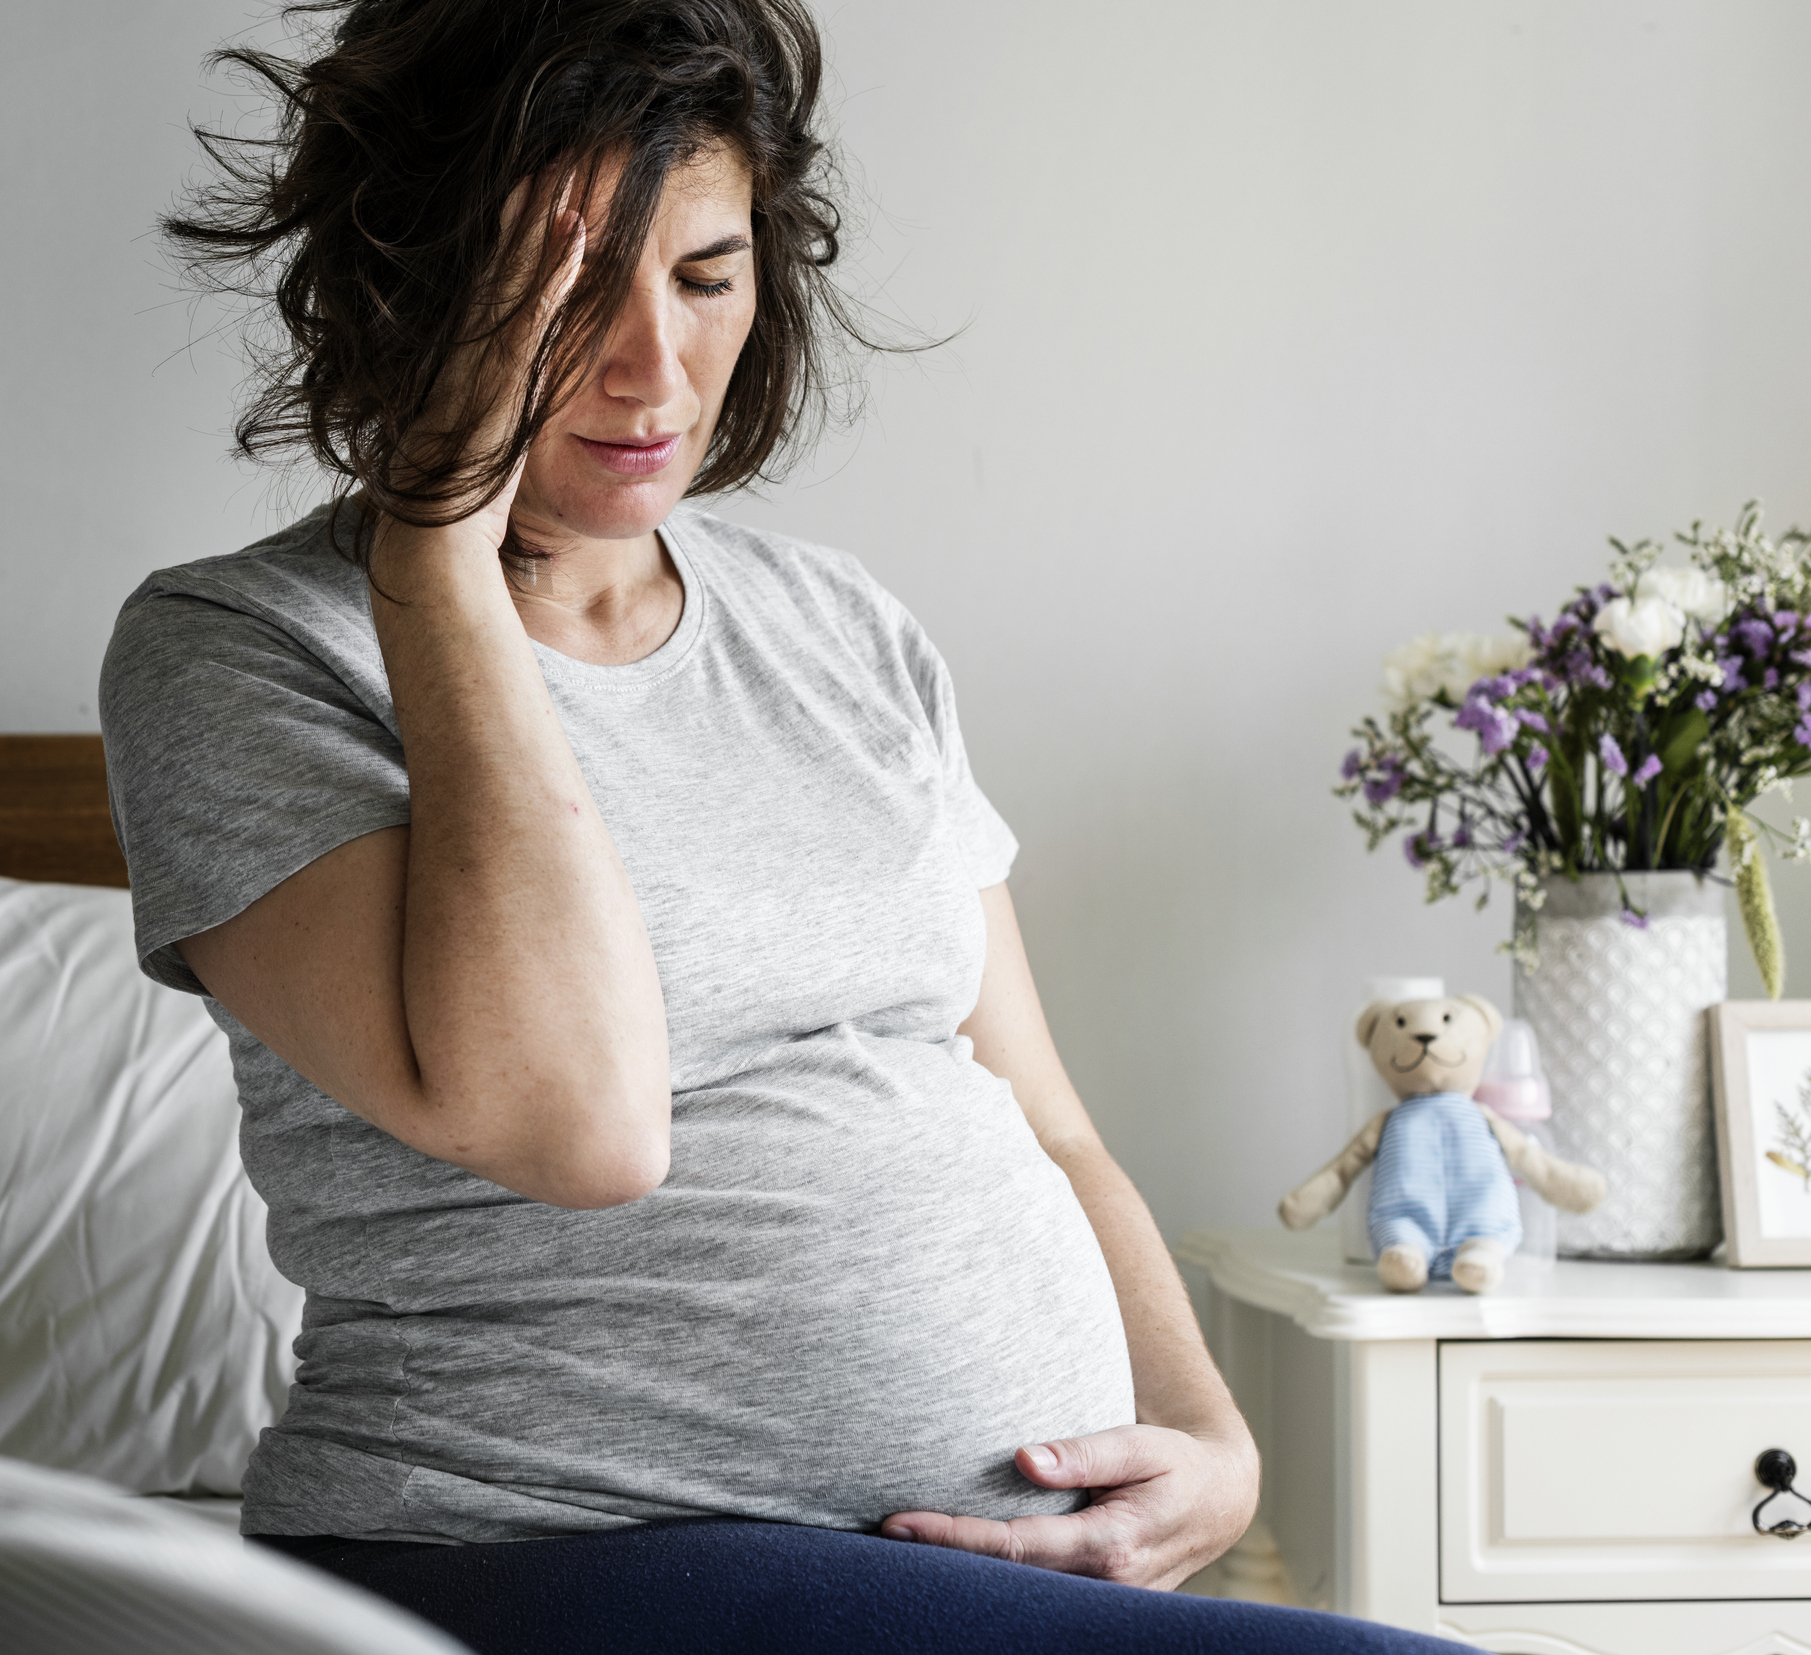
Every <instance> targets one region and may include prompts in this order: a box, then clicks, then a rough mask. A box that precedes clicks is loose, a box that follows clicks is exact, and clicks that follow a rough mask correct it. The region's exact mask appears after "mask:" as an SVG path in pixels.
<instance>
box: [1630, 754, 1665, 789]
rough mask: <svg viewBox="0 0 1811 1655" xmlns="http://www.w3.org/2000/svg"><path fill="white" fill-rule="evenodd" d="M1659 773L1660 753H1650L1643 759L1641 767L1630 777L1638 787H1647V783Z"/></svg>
mask: <svg viewBox="0 0 1811 1655" xmlns="http://www.w3.org/2000/svg"><path fill="white" fill-rule="evenodd" d="M1659 774H1660V755H1659V754H1658V753H1649V754H1648V756H1647V757H1646V758H1644V759H1643V760H1642V761H1641V768H1640V769H1639V770H1637V771H1636V772H1635V774H1634V775H1632V776H1631V777H1629V780H1630V781H1631V782H1633V783H1634V784H1635V785H1636V786H1637V787H1646V786H1647V784H1648V783H1649V782H1651V781H1652V780H1653V779H1654V778H1655V777H1656V776H1657V775H1659Z"/></svg>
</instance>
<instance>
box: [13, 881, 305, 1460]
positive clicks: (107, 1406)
mask: <svg viewBox="0 0 1811 1655" xmlns="http://www.w3.org/2000/svg"><path fill="white" fill-rule="evenodd" d="M238 1130H239V1105H238V1097H237V1089H236V1088H235V1086H234V1084H233V1074H232V1066H231V1063H230V1062H229V1060H228V1057H227V1047H226V1038H225V1036H224V1035H222V1034H221V1033H220V1031H219V1029H217V1028H216V1027H215V1026H214V1023H213V1021H212V1020H211V1019H210V1018H209V1017H208V1015H207V1012H206V1010H205V1009H204V1008H203V1005H202V1002H201V1001H200V1000H199V999H197V998H196V997H195V996H193V995H188V994H179V993H177V992H176V991H175V990H173V989H167V988H163V987H160V986H159V985H158V984H156V983H153V982H152V981H150V979H149V978H147V977H145V976H143V975H142V974H141V973H140V972H139V969H138V965H137V962H136V959H135V957H134V954H133V947H132V914H131V905H130V900H129V898H128V896H127V894H126V892H124V891H118V890H99V889H93V888H89V887H85V886H77V885H39V884H25V883H21V882H20V881H17V880H11V879H0V1328H3V1329H4V1330H5V1331H4V1336H3V1340H0V1455H6V1456H10V1457H12V1458H15V1459H22V1460H32V1461H35V1462H36V1463H37V1464H39V1465H47V1466H55V1467H58V1468H60V1469H62V1470H67V1471H83V1472H87V1473H89V1474H90V1475H92V1476H96V1477H104V1478H106V1479H107V1480H108V1481H109V1482H113V1483H117V1484H121V1485H123V1486H124V1487H126V1488H129V1489H133V1490H136V1491H137V1492H139V1493H214V1494H234V1493H237V1492H238V1490H239V1480H240V1475H241V1473H242V1472H243V1471H244V1469H245V1461H246V1457H247V1456H248V1455H249V1454H250V1453H251V1450H252V1447H253V1445H254V1444H255V1443H256V1442H257V1438H258V1433H259V1431H260V1430H262V1429H263V1428H264V1427H265V1426H266V1425H269V1424H271V1423H273V1422H274V1421H275V1419H276V1418H277V1416H278V1415H279V1414H281V1413H282V1411H283V1407H284V1404H285V1400H286V1397H287V1394H288V1389H289V1382H290V1379H291V1378H292V1377H293V1374H294V1369H295V1359H294V1357H293V1355H292V1353H291V1350H290V1345H291V1342H292V1340H293V1339H294V1338H295V1335H296V1331H297V1328H298V1327H299V1325H300V1321H301V1312H302V1292H301V1289H300V1288H298V1287H295V1286H294V1285H292V1284H291V1283H290V1282H288V1281H285V1280H284V1279H283V1277H281V1276H279V1275H278V1274H277V1272H276V1269H275V1267H274V1266H273V1265H272V1264H271V1262H270V1255H269V1254H268V1253H267V1252H266V1251H265V1246H264V1217H265V1209H264V1203H263V1202H262V1201H261V1200H260V1199H259V1198H258V1196H257V1194H256V1193H255V1192H254V1191H253V1189H252V1187H251V1185H250V1184H249V1183H248V1182H247V1181H246V1177H245V1172H244V1169H243V1168H242V1167H241V1166H240V1164H239V1149H238Z"/></svg>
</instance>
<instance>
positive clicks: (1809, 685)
mask: <svg viewBox="0 0 1811 1655" xmlns="http://www.w3.org/2000/svg"><path fill="white" fill-rule="evenodd" d="M1792 693H1793V695H1794V696H1795V697H1796V698H1797V700H1798V710H1799V711H1800V712H1801V713H1802V712H1806V711H1811V678H1805V679H1801V680H1800V682H1799V686H1798V688H1797V689H1796V690H1794V691H1793V692H1792Z"/></svg>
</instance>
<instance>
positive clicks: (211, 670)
mask: <svg viewBox="0 0 1811 1655" xmlns="http://www.w3.org/2000/svg"><path fill="white" fill-rule="evenodd" d="M100 712H101V731H102V735H103V737H104V739H105V743H106V751H107V781H108V790H109V793H110V795H111V800H112V806H113V825H114V830H115V832H116V833H117V834H118V835H119V842H120V848H121V849H122V850H123V851H124V852H125V856H126V866H127V869H128V871H129V873H130V875H131V882H132V912H133V921H134V925H135V927H136V931H137V946H138V957H139V963H140V965H141V966H142V968H143V969H144V971H145V972H146V974H147V975H149V976H151V977H153V978H155V979H156V980H157V981H158V982H160V983H164V984H167V985H168V986H169V987H171V988H179V989H186V990H187V991H189V992H190V993H195V994H200V993H205V992H206V991H205V990H204V989H203V987H202V985H201V983H200V981H199V979H198V978H196V976H195V975H194V973H193V972H191V971H190V970H189V968H188V966H187V965H186V964H185V963H184V961H183V959H182V956H181V955H180V954H179V953H178V952H177V951H176V948H175V947H174V944H175V943H176V942H178V941H179V940H181V939H182V938H184V937H189V936H193V935H194V934H195V933H196V932H198V931H205V930H206V929H208V927H210V926H213V925H219V924H221V923H222V922H223V921H225V920H228V919H231V918H232V917H233V915H235V914H237V913H239V912H241V911H242V910H243V909H244V908H246V907H247V906H249V905H250V904H251V903H252V902H255V901H256V900H257V899H258V898H259V897H261V896H263V895H264V894H265V892H267V891H269V890H271V889H272V888H273V887H274V886H276V885H278V884H280V883H282V881H283V880H285V879H287V878H288V877H289V876H290V875H291V874H293V873H295V872H297V871H298V870H299V869H301V868H303V867H306V866H307V865H308V863H310V862H312V861H314V860H315V859H316V858H317V857H320V856H324V855H325V854H326V853H327V852H328V851H330V850H333V849H334V848H335V847H337V846H339V845H342V844H344V843H346V842H347V841H348V840H350V839H356V838H358V837H359V836H360V835H362V834H366V833H370V832H373V831H375V830H376V829H378V828H384V827H393V826H396V825H398V824H400V823H404V822H407V821H408V819H409V787H408V775H407V772H406V770H405V769H404V765H403V755H402V746H401V743H400V742H399V741H398V740H397V738H396V735H395V733H394V732H393V730H392V729H390V728H389V727H388V725H387V724H386V722H385V721H384V719H383V718H381V717H379V716H378V714H377V713H376V712H375V711H374V710H373V709H372V707H371V706H370V705H369V704H368V701H367V700H365V699H361V698H360V696H359V695H357V694H355V693H354V692H353V690H351V689H350V688H348V687H347V685H346V683H345V682H344V681H343V680H342V679H341V678H339V677H337V676H336V675H335V674H334V673H333V672H332V671H330V670H329V669H328V668H327V667H326V666H325V665H324V664H323V663H322V661H321V660H320V659H319V658H318V657H317V656H316V655H314V654H311V653H310V652H309V650H307V649H306V648H304V647H303V646H302V645H301V644H299V643H298V642H297V641H296V640H295V639H294V638H293V637H291V636H290V635H289V634H288V633H286V632H284V631H283V630H282V629H281V628H280V627H279V626H277V625H274V624H273V623H272V622H271V621H270V620H268V619H265V618H262V617H260V616H258V615H254V614H250V613H246V612H242V611H240V610H237V609H234V608H231V607H229V606H228V605H226V604H224V603H216V602H212V601H209V600H207V599H205V598H201V597H197V596H194V595H190V594H186V593H177V592H152V593H150V594H143V593H141V594H140V595H136V596H135V597H134V598H133V599H131V600H129V601H128V603H127V606H126V608H125V609H124V610H123V611H122V612H121V614H120V618H119V622H118V624H117V625H116V626H115V628H114V632H113V639H112V642H111V643H110V644H109V645H108V649H107V656H106V660H105V663H104V664H103V666H102V669H101V694H100Z"/></svg>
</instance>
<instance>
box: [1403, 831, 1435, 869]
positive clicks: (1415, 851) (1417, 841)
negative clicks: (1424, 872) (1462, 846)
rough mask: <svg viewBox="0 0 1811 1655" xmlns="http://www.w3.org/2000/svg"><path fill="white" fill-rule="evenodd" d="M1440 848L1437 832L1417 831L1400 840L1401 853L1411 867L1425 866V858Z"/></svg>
mask: <svg viewBox="0 0 1811 1655" xmlns="http://www.w3.org/2000/svg"><path fill="white" fill-rule="evenodd" d="M1439 849H1440V835H1439V834H1437V833H1417V834H1413V835H1411V836H1410V837H1409V838H1407V839H1405V840H1403V842H1402V854H1403V855H1404V856H1406V857H1407V858H1408V860H1409V866H1410V867H1411V868H1425V867H1426V866H1427V859H1428V858H1429V857H1430V856H1432V855H1433V854H1434V852H1435V851H1437V850H1439Z"/></svg>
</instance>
